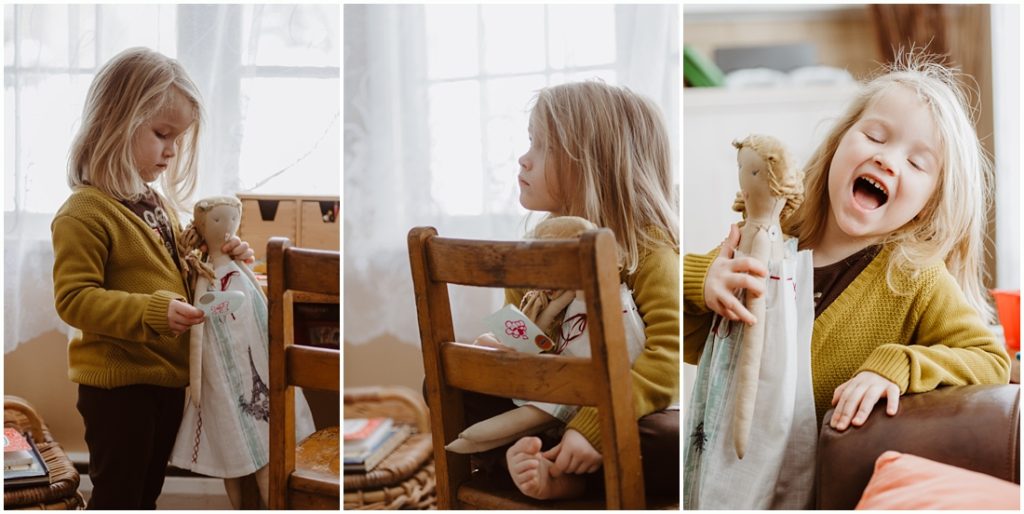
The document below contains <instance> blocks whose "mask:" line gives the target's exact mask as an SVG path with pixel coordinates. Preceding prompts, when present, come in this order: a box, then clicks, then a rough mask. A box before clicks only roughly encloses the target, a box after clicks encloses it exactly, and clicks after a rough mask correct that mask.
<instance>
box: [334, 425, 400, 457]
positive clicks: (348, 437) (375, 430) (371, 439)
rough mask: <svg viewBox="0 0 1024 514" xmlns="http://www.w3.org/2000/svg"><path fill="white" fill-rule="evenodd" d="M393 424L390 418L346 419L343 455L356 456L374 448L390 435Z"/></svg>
mask: <svg viewBox="0 0 1024 514" xmlns="http://www.w3.org/2000/svg"><path fill="white" fill-rule="evenodd" d="M393 423H394V422H393V421H392V420H391V418H369V419H366V418H356V419H346V420H345V423H344V429H345V430H344V442H345V443H344V446H345V455H358V454H361V453H363V452H365V451H367V450H372V449H373V448H376V447H377V446H378V445H379V444H380V443H381V442H382V441H383V440H384V439H385V438H386V437H387V436H388V434H390V433H391V427H392V425H393Z"/></svg>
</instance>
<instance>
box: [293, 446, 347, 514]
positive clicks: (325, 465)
mask: <svg viewBox="0 0 1024 514" xmlns="http://www.w3.org/2000/svg"><path fill="white" fill-rule="evenodd" d="M339 447H340V445H339V439H338V427H328V428H325V429H322V430H318V431H316V432H314V433H313V434H312V435H310V436H309V437H307V438H306V439H304V440H303V441H302V442H301V443H299V444H298V445H297V446H296V448H295V472H294V473H292V475H291V476H290V477H289V478H288V488H289V489H290V490H291V491H292V493H291V495H290V504H291V507H292V508H307V509H334V508H338V503H339V498H338V490H339V489H340V488H341V481H340V480H339V478H338V477H339V476H340V472H339V471H340V461H341V452H340V450H339Z"/></svg>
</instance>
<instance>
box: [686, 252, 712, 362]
mask: <svg viewBox="0 0 1024 514" xmlns="http://www.w3.org/2000/svg"><path fill="white" fill-rule="evenodd" d="M719 250H720V248H715V249H714V250H712V251H710V252H708V253H706V254H703V255H700V254H693V253H688V254H686V255H685V256H684V257H683V298H684V301H683V361H684V362H686V363H687V364H697V363H698V362H700V355H701V353H702V352H703V351H704V342H705V341H706V340H707V337H708V332H709V331H710V330H711V321H712V318H713V317H714V312H712V311H711V309H708V306H707V304H706V303H705V302H704V280H705V279H706V278H707V275H708V268H710V267H711V263H712V262H714V260H715V259H717V258H718V252H719Z"/></svg>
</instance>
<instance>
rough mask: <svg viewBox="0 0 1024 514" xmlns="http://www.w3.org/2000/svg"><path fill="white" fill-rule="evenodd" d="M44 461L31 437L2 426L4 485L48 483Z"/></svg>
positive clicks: (17, 485)
mask: <svg viewBox="0 0 1024 514" xmlns="http://www.w3.org/2000/svg"><path fill="white" fill-rule="evenodd" d="M49 483H50V473H49V470H47V469H46V461H44V460H43V458H42V457H41V456H40V455H39V450H38V449H36V445H35V443H34V442H33V441H32V438H31V437H26V436H25V434H22V433H21V432H19V431H18V429H16V428H13V427H5V428H4V487H6V488H19V487H28V486H33V485H39V484H49Z"/></svg>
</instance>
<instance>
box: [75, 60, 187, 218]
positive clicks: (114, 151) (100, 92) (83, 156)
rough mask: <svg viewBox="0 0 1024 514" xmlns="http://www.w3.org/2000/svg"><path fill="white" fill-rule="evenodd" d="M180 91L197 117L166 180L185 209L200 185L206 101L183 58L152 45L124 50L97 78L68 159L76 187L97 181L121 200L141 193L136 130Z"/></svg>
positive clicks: (163, 179)
mask: <svg viewBox="0 0 1024 514" xmlns="http://www.w3.org/2000/svg"><path fill="white" fill-rule="evenodd" d="M175 91H176V92H178V93H180V94H181V95H183V96H184V98H185V99H186V100H187V101H188V102H189V103H190V104H191V105H192V108H193V117H194V121H193V122H192V125H191V126H190V127H189V129H188V130H186V131H185V132H184V133H183V134H182V135H181V136H179V137H180V138H181V140H182V143H181V145H180V148H179V150H178V153H177V155H176V156H175V157H174V159H173V160H171V162H169V163H168V166H167V171H165V172H164V173H163V176H162V177H161V184H162V186H163V191H164V193H165V194H167V196H168V199H169V200H170V202H171V204H172V205H173V206H174V208H175V209H176V210H178V211H183V210H184V206H185V203H186V201H187V199H188V198H189V197H190V196H191V195H192V193H193V192H194V191H195V188H196V168H197V146H198V142H199V133H200V128H201V124H202V101H201V99H200V95H199V89H198V88H197V87H196V85H195V83H193V82H192V79H191V78H189V76H188V73H187V72H186V71H185V68H183V67H182V66H181V64H180V63H178V61H176V60H174V59H171V58H168V57H166V56H164V55H163V54H161V53H159V52H155V51H153V50H150V49H148V48H142V47H136V48H129V49H127V50H124V51H122V52H121V53H119V54H117V55H116V56H114V57H113V58H112V59H111V60H110V61H108V62H107V63H106V64H104V65H103V67H102V68H101V69H100V71H99V73H97V74H96V78H94V79H93V81H92V85H91V86H90V87H89V93H88V96H87V97H86V100H85V107H84V109H83V110H82V125H81V127H80V128H79V130H78V134H77V135H76V136H75V139H74V141H73V142H72V144H71V152H70V157H69V159H68V184H69V185H70V186H71V187H72V189H74V188H77V187H81V186H85V185H92V186H95V187H97V188H99V189H100V190H101V191H103V192H105V193H107V194H108V195H110V196H112V197H113V198H115V199H117V200H122V201H137V200H138V199H139V198H141V196H142V195H143V194H144V193H145V192H146V183H145V182H144V181H143V180H142V177H141V176H140V175H139V172H138V168H137V166H136V163H135V162H134V158H133V155H134V154H133V139H134V136H135V132H136V130H138V128H139V127H140V126H141V125H142V124H143V123H145V122H146V121H147V120H149V119H150V118H152V117H153V116H154V115H156V114H157V113H158V112H160V110H161V109H162V108H164V107H165V105H166V104H167V103H168V100H169V99H171V98H172V96H173V95H174V92H175Z"/></svg>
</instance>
